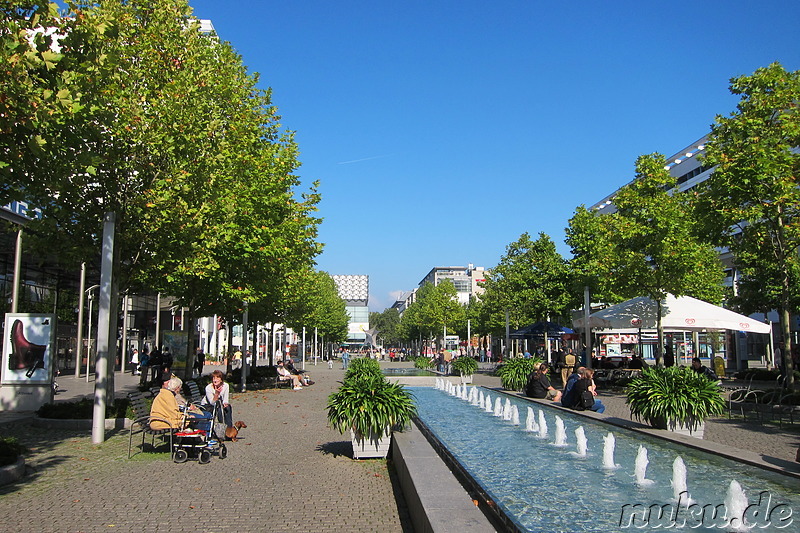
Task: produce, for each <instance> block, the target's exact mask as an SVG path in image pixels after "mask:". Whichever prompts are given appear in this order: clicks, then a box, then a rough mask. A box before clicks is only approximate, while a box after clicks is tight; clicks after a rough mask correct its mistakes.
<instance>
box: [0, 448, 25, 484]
mask: <svg viewBox="0 0 800 533" xmlns="http://www.w3.org/2000/svg"><path fill="white" fill-rule="evenodd" d="M27 451H28V450H27V448H25V446H23V445H22V444H20V443H19V442H17V439H15V438H14V437H0V485H6V484H8V483H13V482H15V481H17V480H19V479H22V476H23V475H24V474H25V459H24V457H23V454H25V453H27Z"/></svg>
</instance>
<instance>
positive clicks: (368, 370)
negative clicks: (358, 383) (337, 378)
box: [344, 357, 383, 381]
mask: <svg viewBox="0 0 800 533" xmlns="http://www.w3.org/2000/svg"><path fill="white" fill-rule="evenodd" d="M365 376H379V377H383V373H382V372H381V365H380V363H378V362H377V361H376V360H375V359H370V358H369V357H358V358H356V359H353V360H352V361H350V364H348V365H347V372H346V373H345V375H344V379H345V381H347V380H349V379H353V378H359V377H365Z"/></svg>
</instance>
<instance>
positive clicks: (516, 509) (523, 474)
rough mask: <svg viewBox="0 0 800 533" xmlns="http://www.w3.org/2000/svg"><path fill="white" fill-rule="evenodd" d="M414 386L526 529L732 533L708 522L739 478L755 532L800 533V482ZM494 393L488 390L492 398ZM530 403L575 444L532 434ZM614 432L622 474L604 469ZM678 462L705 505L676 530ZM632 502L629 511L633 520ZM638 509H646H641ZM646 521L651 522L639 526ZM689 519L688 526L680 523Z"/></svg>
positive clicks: (633, 436)
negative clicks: (508, 414)
mask: <svg viewBox="0 0 800 533" xmlns="http://www.w3.org/2000/svg"><path fill="white" fill-rule="evenodd" d="M411 390H412V391H413V393H414V395H415V397H416V399H417V406H418V410H419V416H420V418H421V419H422V420H423V421H424V422H425V424H426V425H427V426H428V427H429V428H430V429H431V431H432V432H433V433H434V434H435V435H436V436H437V437H438V438H439V439H440V440H441V441H442V442H443V443H444V444H445V445H446V446H447V448H448V449H449V450H450V452H451V453H452V454H453V455H454V456H455V457H456V458H457V459H458V461H459V462H460V463H461V464H462V465H463V466H464V467H465V469H466V470H467V471H468V472H469V473H470V474H471V475H472V477H473V478H475V480H476V481H477V482H478V483H479V484H480V485H481V486H482V487H483V489H484V490H485V491H486V492H487V493H488V494H489V495H490V497H491V498H493V499H494V501H495V502H496V503H497V504H498V505H499V506H500V507H501V508H502V509H503V510H504V511H505V512H506V514H507V515H509V517H511V518H512V520H514V522H515V523H517V525H518V526H519V527H520V528H521V529H523V530H526V531H533V532H539V531H548V532H556V531H564V532H577V531H598V532H600V531H602V532H609V531H623V530H626V529H627V530H637V529H647V530H651V531H653V530H658V529H662V528H663V529H668V530H669V531H717V532H719V531H729V530H732V528H731V527H725V524H726V521H725V517H724V515H720V516H718V518H717V520H716V521H715V520H714V517H713V515H712V511H713V509H712V508H711V507H708V508H706V510H705V516H704V515H703V510H702V506H704V505H710V506H719V505H722V504H723V503H724V501H725V496H726V494H727V491H728V487H729V485H730V482H731V481H732V480H736V481H738V482H739V483H740V484H741V486H742V488H743V489H744V491H745V493H746V494H747V497H748V501H749V503H750V504H751V505H753V507H752V508H751V510H750V514H749V515H747V517H748V518H749V519H750V522H754V523H756V526H757V527H754V528H753V529H752V531H800V514H797V513H800V495H798V492H800V482H799V481H797V480H795V479H793V478H789V477H787V476H781V475H779V474H774V473H771V472H767V471H763V470H761V469H759V468H756V467H753V466H750V465H746V464H742V463H737V462H735V461H730V460H727V459H723V458H720V457H716V456H713V455H711V454H708V453H705V452H700V451H696V450H692V449H689V448H684V447H680V446H678V445H674V444H671V443H668V442H666V441H662V440H660V439H656V438H652V437H649V436H647V435H640V434H638V433H634V432H630V431H626V430H624V429H621V428H617V427H614V426H611V425H607V424H602V423H599V422H595V421H593V420H589V419H586V418H584V417H580V416H577V415H574V414H572V413H570V412H566V411H563V410H557V409H554V408H550V407H547V406H541V405H539V404H535V403H531V402H528V401H526V400H524V399H521V398H516V397H511V402H512V404H515V405H517V408H518V409H519V412H520V417H521V418H522V420H521V421H520V422H521V423H520V425H519V426H514V425H512V424H511V422H509V421H504V420H503V419H502V417H495V416H493V415H492V413H487V412H486V411H485V410H483V409H481V408H480V407H476V406H471V405H470V404H469V402H466V401H464V400H460V399H458V398H456V397H453V396H451V395H449V394H447V393H446V392H444V391H441V390H436V389H434V388H423V387H413V388H411ZM486 392H487V390H486V389H484V394H485V393H486ZM488 392H489V394H490V395H491V397H492V398H493V399H494V398H497V397H498V396H500V397H503V399H504V400H505V398H506V396H505V395H500V394H498V393H496V392H494V391H488ZM493 401H494V400H493ZM528 406H533V409H534V413H535V414H536V415H537V416H538V411H539V410H543V411H544V414H545V418H546V419H547V422H548V423H549V424H550V425H551V426H552V425H554V424H555V415H556V414H558V416H560V417H561V418H562V419H563V420H564V424H565V427H566V435H567V445H566V446H563V447H557V446H555V445H554V444H553V442H554V440H555V436H554V435H553V434H552V432H551V434H549V435H548V436H547V437H546V438H544V439H542V438H539V436H538V433H531V432H527V431H525V418H526V416H527V407H528ZM579 426H583V428H584V431H585V434H586V438H587V442H588V450H587V454H586V457H578V456H577V453H576V452H577V441H576V438H575V429H576V428H578V427H579ZM609 432H611V433H613V434H614V436H615V440H616V446H615V456H614V462H615V463H616V464H617V465H619V467H618V468H615V469H606V468H603V438H604V437H606V436H607V435H608V433H609ZM640 445H643V446H645V447H646V448H647V449H648V452H649V459H650V463H649V466H648V468H647V472H646V477H647V479H648V480H652V481H653V483H652V484H650V485H647V486H643V487H640V486H638V485H637V484H636V478H635V461H636V456H637V453H638V449H639V446H640ZM678 456H680V457H681V458H682V459H683V461H684V462H685V463H686V466H687V470H688V472H687V487H688V492H689V494H690V496H691V498H692V499H693V500H694V501H695V502H696V503H697V507H693V508H691V510H692V511H693V512H694V513H695V516H696V518H693V517H692V516H691V515H689V513H688V511H687V510H686V509H685V508H683V509H681V510H680V511H679V512H678V514H677V516H676V517H674V518H677V520H675V522H676V523H675V524H672V523H671V522H672V521H671V519H670V514H669V513H670V512H675V508H676V507H678V506H677V505H676V504H675V502H674V499H673V490H672V486H671V480H672V465H673V462H674V460H675V459H676V458H677V457H678ZM763 491H766V492H767V493H768V496H769V497H770V498H771V499H770V500H769V503H768V504H765V502H766V500H762V501H761V506H760V507H759V506H758V504H759V494H760V493H762V492H763ZM626 504H627V505H628V507H627V508H625V513H627V514H624V515H623V506H624V505H626ZM637 504H638V505H639V506H638V507H632V506H634V505H637ZM652 505H658V506H664V505H666V506H667V507H666V508H665V509H666V511H667V514H666V515H665V516H663V517H662V518H661V521H660V522H659V518H658V516H657V513H656V512H655V511H650V512H649V514H647V512H648V511H647V510H648V509H650V506H652ZM758 509H766V510H767V511H772V516H762V515H765V514H767V513H760V514H759V513H758V512H757V511H758ZM656 510H657V509H656ZM635 512H638V513H639V514H634V516H633V519H632V520H633V521H631V514H632V513H635ZM787 512H788V516H787ZM637 516H641V517H642V518H641V520H639V521H638V522H637V518H636V517H637ZM621 518H623V520H622V525H621V523H620V521H621ZM702 520H705V522H702ZM758 520H761V521H758ZM683 521H685V525H684V526H683V527H680V524H681V523H682V522H683ZM625 525H629V527H627V528H626V527H624V526H625ZM637 525H638V526H639V527H638V528H637V527H636V526H637ZM780 525H783V526H785V527H782V528H779V527H778V526H780ZM654 526H655V527H654ZM664 526H669V527H668V528H665V527H664ZM692 526H695V527H692ZM720 526H722V527H720ZM761 526H766V527H761Z"/></svg>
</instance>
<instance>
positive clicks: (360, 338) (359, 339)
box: [331, 274, 369, 347]
mask: <svg viewBox="0 0 800 533" xmlns="http://www.w3.org/2000/svg"><path fill="white" fill-rule="evenodd" d="M331 277H332V278H333V281H334V282H335V283H336V287H337V290H338V291H339V297H340V298H342V299H343V300H344V302H345V308H346V309H347V314H348V316H349V317H350V322H349V324H348V326H347V344H349V345H351V346H353V347H358V346H361V345H362V344H364V342H365V341H366V340H367V334H366V331H367V330H368V329H369V276H367V275H364V274H343V275H333V276H331Z"/></svg>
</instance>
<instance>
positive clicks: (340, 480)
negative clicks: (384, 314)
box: [0, 363, 800, 533]
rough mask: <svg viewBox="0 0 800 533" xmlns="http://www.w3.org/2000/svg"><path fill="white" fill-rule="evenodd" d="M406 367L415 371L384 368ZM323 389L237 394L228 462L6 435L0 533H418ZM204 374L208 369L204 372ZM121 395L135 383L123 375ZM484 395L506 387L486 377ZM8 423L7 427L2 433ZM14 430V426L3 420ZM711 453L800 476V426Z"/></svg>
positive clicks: (725, 435)
mask: <svg viewBox="0 0 800 533" xmlns="http://www.w3.org/2000/svg"><path fill="white" fill-rule="evenodd" d="M384 364H385V365H391V366H409V365H408V363H384ZM308 369H309V370H310V372H311V374H312V376H313V379H314V380H315V381H316V384H315V385H314V386H312V387H309V388H307V389H304V390H301V391H292V390H288V389H279V390H267V391H252V392H247V393H244V394H233V404H234V419H235V420H243V421H245V422H246V423H247V424H248V428H247V429H244V430H243V431H242V433H241V437H242V439H241V440H239V441H238V442H236V443H229V446H228V449H229V456H228V458H227V459H225V460H220V459H218V458H216V457H215V458H213V459H212V461H211V463H210V464H207V465H200V464H197V463H196V462H189V463H186V464H174V463H172V462H171V461H170V460H169V457H168V455H167V454H166V453H163V454H149V453H147V454H139V455H137V456H135V457H134V458H133V459H131V460H128V459H127V446H128V435H127V433H126V432H124V431H116V432H108V433H107V437H108V438H107V440H106V442H105V443H103V444H102V445H98V446H95V445H93V444H92V443H91V438H90V432H89V431H63V430H58V431H54V430H43V429H37V428H33V427H31V426H30V425H28V424H27V423H25V422H24V421H17V422H16V423H15V424H10V425H9V424H5V425H0V435H14V436H17V437H18V438H19V439H20V440H21V441H22V442H24V443H25V444H26V445H27V446H29V447H30V448H31V454H30V455H29V456H28V459H27V460H28V465H29V469H28V475H27V477H26V478H24V479H23V480H22V481H20V482H18V483H16V484H12V485H7V486H5V487H0V515H2V516H3V517H4V518H3V522H4V523H3V529H4V530H6V531H16V532H29V531H30V532H34V531H36V532H39V531H42V532H50V531H53V532H56V531H58V532H92V531H132V532H139V531H170V532H183V531H186V532H190V531H191V532H194V531H198V532H222V531H315V532H316V531H323V532H324V531H331V532H334V531H335V532H340V531H356V532H359V531H375V532H381V533H384V532H393V531H397V532H400V531H411V526H410V524H411V521H410V519H409V517H408V511H407V509H406V506H405V502H404V499H403V498H402V495H400V491H399V488H398V486H397V483H396V481H395V479H394V478H393V476H392V474H391V473H390V468H388V467H387V463H386V462H385V461H379V460H371V461H353V460H352V459H351V458H350V454H351V451H350V444H349V441H348V440H347V439H346V438H345V437H343V436H342V435H340V434H339V433H337V432H335V431H333V430H331V429H329V428H328V427H327V425H326V412H325V404H326V400H327V397H328V395H329V394H330V393H331V392H332V391H333V390H334V389H335V388H336V387H337V386H338V381H339V380H341V379H342V375H343V372H342V371H341V370H340V369H339V366H338V365H336V366H335V367H334V369H333V370H329V369H328V368H327V365H324V364H321V365H319V366H317V367H313V366H309V367H308ZM206 371H207V372H210V371H211V369H210V368H207V369H206ZM117 376H118V377H117V382H116V387H117V395H118V396H124V393H125V391H127V390H132V389H133V388H135V383H136V381H138V377H132V376H130V374H127V375H125V376H120V375H119V374H117ZM59 384H60V385H61V387H62V389H63V392H62V393H61V394H59V395H58V396H57V401H65V400H68V399H75V398H77V397H81V396H84V395H86V394H91V393H92V390H93V384H91V383H90V384H86V383H85V381H83V380H79V381H75V380H74V378H72V377H67V378H63V377H62V378H60V379H59ZM475 384H477V385H484V386H487V387H498V386H499V380H498V379H497V378H495V377H492V376H488V375H484V374H478V375H476V376H475ZM601 397H602V399H603V401H604V402H605V403H606V404H607V405H608V410H607V411H606V413H605V416H609V417H618V418H628V419H629V418H630V416H629V412H628V411H627V408H626V406H625V403H624V398H623V397H622V396H621V395H619V394H615V395H612V394H609V393H606V392H603V393H602V396H601ZM8 416H9V415H7V414H6V415H3V416H0V423H2V422H3V419H4V418H6V417H8ZM6 421H8V420H7V418H6ZM706 438H707V440H708V441H711V442H715V443H719V444H724V445H728V446H735V447H737V448H740V449H743V450H750V451H753V452H755V453H757V454H759V455H760V456H761V457H762V458H763V459H764V460H765V461H766V462H769V463H772V464H776V465H778V466H781V467H784V468H786V469H788V470H793V471H796V472H800V464H798V463H795V462H794V454H795V451H796V449H797V447H798V445H800V425H795V426H793V427H791V428H784V429H779V428H777V427H772V426H760V425H757V424H751V423H744V422H742V421H733V422H730V421H728V420H727V419H719V420H711V421H709V422H708V423H707V425H706Z"/></svg>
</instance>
